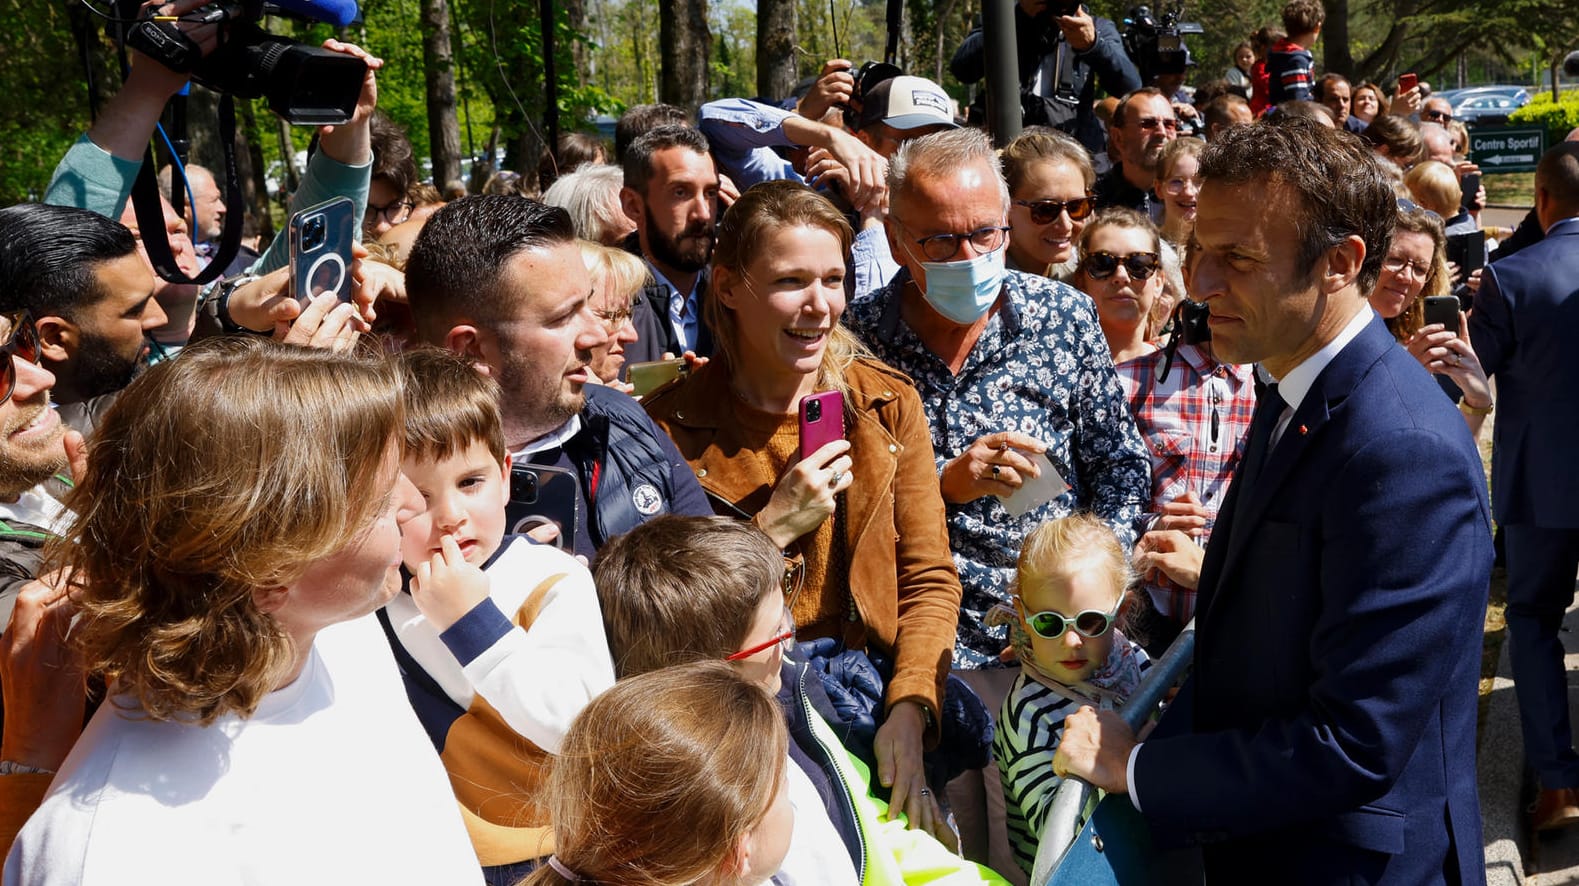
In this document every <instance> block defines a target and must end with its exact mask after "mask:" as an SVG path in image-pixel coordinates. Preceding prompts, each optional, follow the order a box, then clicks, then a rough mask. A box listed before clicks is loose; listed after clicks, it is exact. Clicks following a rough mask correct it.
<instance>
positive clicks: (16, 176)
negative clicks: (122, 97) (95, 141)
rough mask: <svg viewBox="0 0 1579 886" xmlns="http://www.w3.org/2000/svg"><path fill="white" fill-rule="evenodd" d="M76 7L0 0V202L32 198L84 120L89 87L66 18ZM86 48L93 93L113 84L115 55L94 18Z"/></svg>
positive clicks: (79, 13)
mask: <svg viewBox="0 0 1579 886" xmlns="http://www.w3.org/2000/svg"><path fill="white" fill-rule="evenodd" d="M73 17H81V18H83V19H88V18H89V17H88V16H87V13H86V11H85V10H82V9H80V8H79V9H75V10H73V9H68V7H67V6H66V4H64V3H59V2H55V0H0V21H3V22H4V24H5V30H6V49H5V52H0V84H3V85H4V90H5V96H6V100H5V102H4V103H0V205H4V204H10V203H15V202H18V201H21V200H29V199H38V198H39V197H41V196H43V193H44V188H45V186H46V185H48V184H49V177H50V174H51V173H52V172H53V171H54V169H55V164H56V163H57V162H59V160H60V158H61V155H63V154H64V153H65V152H66V149H67V148H69V147H71V143H72V142H73V141H75V140H76V138H77V136H78V135H79V134H80V133H81V132H82V131H83V130H85V129H87V128H88V88H87V79H86V77H85V75H84V73H83V68H82V56H81V55H80V53H79V52H78V49H77V44H76V41H75V40H74V39H73V38H72V32H71V19H72V18H73ZM91 21H92V25H93V28H94V32H93V33H92V34H91V36H90V38H89V40H90V52H91V55H92V62H93V65H94V69H95V76H96V77H97V79H98V80H99V84H100V95H101V97H102V98H106V99H107V98H108V97H109V96H110V95H111V94H113V93H114V91H115V89H116V88H117V87H118V86H119V84H120V77H119V75H118V74H114V73H112V71H113V70H114V67H113V65H114V58H113V55H112V54H111V53H110V52H109V47H108V45H107V44H105V43H104V42H103V41H102V40H101V39H100V35H101V34H102V29H100V28H99V26H98V24H97V20H96V19H93V20H91Z"/></svg>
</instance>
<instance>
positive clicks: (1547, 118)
mask: <svg viewBox="0 0 1579 886" xmlns="http://www.w3.org/2000/svg"><path fill="white" fill-rule="evenodd" d="M1508 125H1509V126H1544V127H1545V128H1546V143H1547V144H1548V145H1555V144H1557V143H1558V142H1561V141H1562V140H1563V139H1564V138H1566V137H1567V135H1568V133H1569V132H1572V131H1573V130H1574V128H1575V127H1579V89H1570V90H1568V91H1567V92H1565V93H1563V94H1562V101H1560V102H1554V101H1552V94H1551V93H1550V92H1542V93H1541V94H1539V95H1537V96H1535V97H1534V98H1532V99H1531V100H1530V103H1529V104H1527V105H1525V106H1524V107H1522V108H1520V109H1518V110H1517V111H1514V112H1513V113H1512V114H1510V115H1508Z"/></svg>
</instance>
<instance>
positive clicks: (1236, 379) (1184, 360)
mask: <svg viewBox="0 0 1579 886" xmlns="http://www.w3.org/2000/svg"><path fill="white" fill-rule="evenodd" d="M1166 357H1167V352H1166V351H1165V350H1157V351H1153V352H1151V353H1149V354H1145V355H1142V356H1140V357H1136V358H1134V359H1133V360H1126V361H1125V362H1123V363H1120V364H1119V365H1118V366H1117V367H1115V368H1116V369H1117V370H1118V377H1119V381H1120V382H1122V383H1123V385H1124V394H1125V396H1126V397H1127V398H1128V400H1129V411H1130V414H1132V415H1133V416H1135V425H1136V427H1138V428H1139V429H1140V434H1141V436H1142V437H1144V438H1145V440H1146V452H1147V454H1148V455H1150V456H1151V512H1152V516H1153V519H1155V515H1156V514H1158V513H1160V512H1161V510H1162V506H1163V505H1164V504H1166V503H1168V502H1170V501H1173V500H1174V499H1176V498H1178V497H1179V496H1181V495H1184V494H1185V493H1186V492H1194V493H1195V497H1196V498H1198V499H1200V501H1201V504H1202V506H1203V507H1205V508H1206V510H1207V511H1208V512H1209V516H1208V517H1207V520H1206V530H1205V532H1204V533H1203V534H1202V535H1201V539H1200V542H1201V544H1202V545H1205V544H1206V540H1207V539H1208V538H1209V537H1210V536H1211V532H1212V525H1213V524H1214V523H1215V522H1216V520H1217V509H1218V508H1219V507H1221V506H1222V503H1223V498H1224V497H1225V496H1226V495H1227V494H1228V481H1229V480H1231V479H1233V476H1234V469H1235V468H1237V467H1238V466H1239V459H1240V458H1242V457H1243V455H1244V446H1245V439H1246V437H1247V436H1248V435H1249V433H1250V416H1251V414H1252V413H1253V412H1254V411H1255V406H1256V394H1255V384H1254V382H1253V375H1252V370H1251V368H1250V367H1249V366H1235V365H1231V364H1227V363H1218V362H1217V361H1216V360H1213V359H1212V358H1211V357H1209V356H1207V354H1206V352H1204V351H1202V350H1201V349H1200V348H1198V347H1195V346H1194V345H1180V346H1179V350H1178V353H1177V354H1176V355H1175V357H1174V360H1173V367H1172V368H1171V369H1170V370H1169V372H1168V378H1167V380H1166V381H1163V382H1159V381H1157V372H1158V370H1159V369H1160V368H1161V367H1162V365H1163V363H1164V362H1166ZM1162 581H1163V584H1160V585H1156V584H1151V583H1149V582H1148V583H1147V585H1146V590H1147V592H1148V593H1150V594H1151V598H1152V600H1154V601H1155V602H1156V604H1157V609H1158V611H1160V612H1162V613H1163V614H1164V615H1169V616H1171V617H1173V618H1177V619H1178V620H1179V623H1180V624H1183V623H1185V622H1188V621H1189V620H1190V617H1191V616H1193V615H1194V614H1195V591H1193V590H1188V589H1185V588H1180V587H1176V586H1174V585H1173V583H1172V582H1169V581H1167V579H1163V580H1162Z"/></svg>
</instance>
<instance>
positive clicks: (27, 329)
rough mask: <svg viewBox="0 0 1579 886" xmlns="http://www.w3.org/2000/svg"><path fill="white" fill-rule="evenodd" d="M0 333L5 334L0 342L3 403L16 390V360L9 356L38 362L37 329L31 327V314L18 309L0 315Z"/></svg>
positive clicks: (0, 389)
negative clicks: (2, 367) (2, 366)
mask: <svg viewBox="0 0 1579 886" xmlns="http://www.w3.org/2000/svg"><path fill="white" fill-rule="evenodd" d="M0 333H3V334H4V335H5V343H4V344H0V356H4V357H5V374H4V375H3V376H0V403H4V402H5V401H7V400H9V399H11V395H12V394H13V393H15V391H16V361H15V360H12V359H11V358H12V357H21V358H22V359H23V360H26V361H27V362H29V363H37V362H38V331H37V330H35V329H34V328H33V318H32V316H30V315H29V314H28V313H27V312H26V311H18V312H17V313H15V314H7V315H4V316H0Z"/></svg>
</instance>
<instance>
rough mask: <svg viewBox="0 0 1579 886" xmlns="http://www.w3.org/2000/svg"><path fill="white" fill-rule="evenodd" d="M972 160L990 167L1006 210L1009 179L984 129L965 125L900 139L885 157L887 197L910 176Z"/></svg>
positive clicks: (893, 196) (899, 189)
mask: <svg viewBox="0 0 1579 886" xmlns="http://www.w3.org/2000/svg"><path fill="white" fill-rule="evenodd" d="M971 163H980V164H984V165H986V166H987V168H989V169H991V170H992V175H993V178H995V179H997V181H998V193H999V195H1000V196H1001V198H1002V200H1003V211H1004V212H1008V211H1009V183H1008V182H1006V181H1004V178H1003V168H1002V167H1001V166H1000V165H999V163H998V152H997V151H994V150H993V149H992V142H990V141H988V139H987V134H986V133H985V132H982V131H981V130H980V129H971V128H968V127H962V128H960V129H945V130H944V131H942V132H934V133H932V134H931V135H923V136H921V137H920V138H913V139H909V140H907V141H905V142H904V143H902V144H901V145H900V146H899V151H898V152H897V153H895V154H894V157H893V159H892V160H889V161H888V195H889V200H890V201H893V200H896V199H898V197H899V195H900V194H901V193H903V192H904V190H905V186H906V184H907V183H908V182H909V181H910V179H911V178H912V177H915V176H920V177H922V178H930V177H933V176H937V175H942V174H944V173H945V172H947V171H948V170H951V169H959V168H960V167H962V166H965V165H967V164H971Z"/></svg>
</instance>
